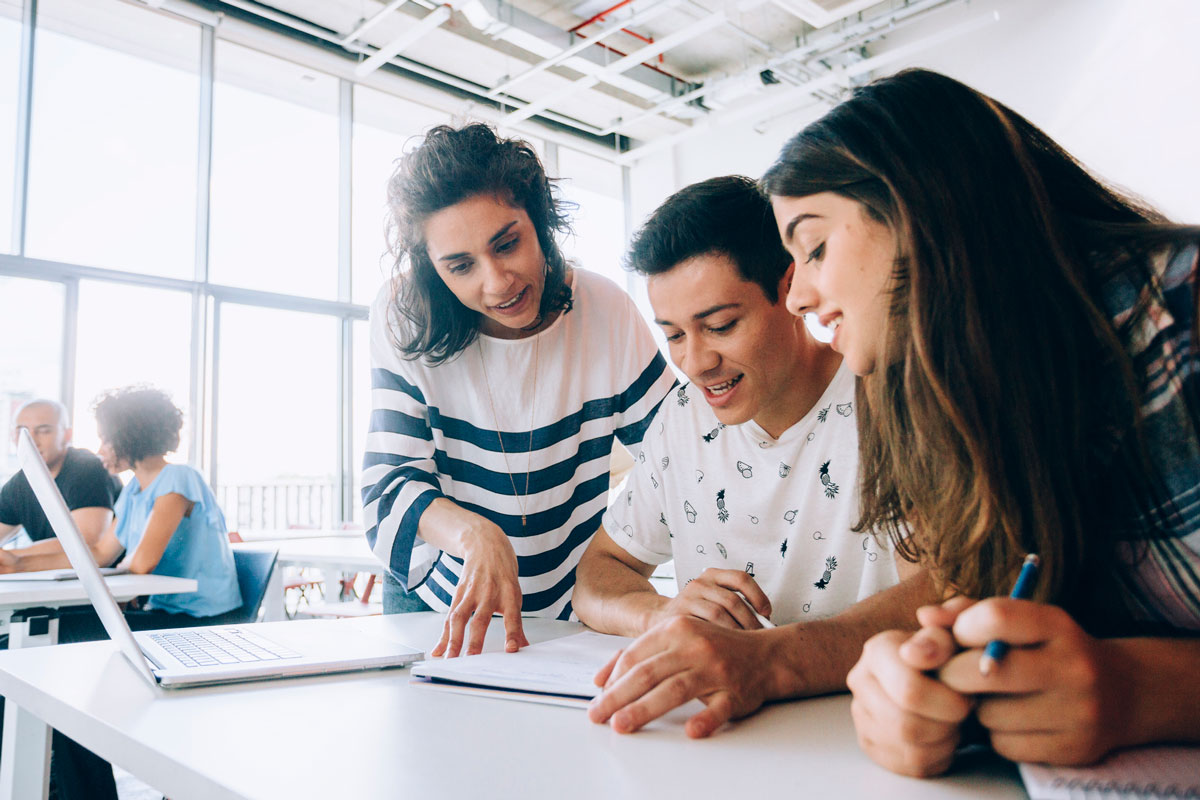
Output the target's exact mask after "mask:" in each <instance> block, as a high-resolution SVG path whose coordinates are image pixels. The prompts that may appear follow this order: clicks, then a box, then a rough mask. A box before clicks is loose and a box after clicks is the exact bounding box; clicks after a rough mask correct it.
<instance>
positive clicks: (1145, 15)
mask: <svg viewBox="0 0 1200 800" xmlns="http://www.w3.org/2000/svg"><path fill="white" fill-rule="evenodd" d="M993 11H997V12H999V15H1000V19H999V21H997V22H994V23H991V24H988V25H986V26H984V27H982V28H980V29H976V30H974V31H971V32H969V33H966V34H963V35H962V36H960V37H957V38H955V39H953V40H951V41H949V42H946V43H943V44H942V45H940V46H938V47H935V48H931V49H929V50H925V51H922V52H920V53H919V54H918V55H917V56H915V57H913V58H912V59H911V60H908V61H906V62H904V63H900V64H895V65H889V71H895V70H899V69H902V68H904V67H908V66H921V67H927V68H929V69H935V70H938V71H940V72H944V73H946V74H948V75H951V76H953V77H955V78H958V79H959V80H962V81H964V82H965V83H968V84H970V85H971V86H974V87H975V88H977V89H979V90H980V91H982V92H985V93H987V94H990V95H992V96H993V97H995V98H997V99H998V100H1000V101H1001V102H1003V103H1006V104H1007V105H1010V106H1012V107H1013V108H1014V109H1016V110H1017V111H1019V112H1020V113H1022V114H1024V115H1025V116H1027V117H1028V118H1029V119H1031V120H1032V121H1033V122H1034V123H1035V124H1037V125H1039V126H1040V127H1042V128H1043V129H1044V130H1046V131H1047V132H1048V133H1049V134H1050V135H1051V136H1053V137H1054V138H1055V139H1057V140H1058V141H1059V143H1060V144H1062V145H1063V146H1064V147H1066V148H1067V150H1069V151H1070V152H1072V153H1073V154H1074V155H1075V156H1076V157H1078V158H1079V159H1080V160H1082V161H1083V162H1084V163H1085V164H1087V165H1088V166H1089V167H1090V168H1091V169H1092V170H1093V171H1095V172H1096V173H1098V174H1099V175H1101V176H1102V177H1104V178H1106V179H1108V180H1109V181H1112V182H1114V183H1117V184H1119V185H1121V186H1123V187H1125V188H1127V189H1129V190H1131V191H1133V192H1136V193H1137V194H1140V195H1141V196H1143V197H1145V198H1146V199H1147V200H1149V201H1150V202H1152V203H1154V204H1155V205H1157V206H1158V207H1159V208H1160V209H1162V210H1163V211H1165V212H1166V213H1167V214H1168V215H1169V216H1171V217H1173V218H1174V219H1176V220H1180V221H1186V222H1200V191H1197V190H1196V186H1197V184H1198V179H1200V102H1197V100H1198V99H1200V48H1198V47H1197V32H1200V2H1197V1H1196V0H975V2H971V3H966V4H962V5H960V6H956V7H954V8H952V9H949V10H947V11H945V12H943V13H941V14H939V15H935V16H937V17H940V19H931V20H930V21H929V22H927V23H925V24H923V25H922V26H921V28H917V27H916V26H914V29H913V30H911V31H910V30H903V31H901V32H899V33H898V34H896V35H894V36H893V37H892V38H891V39H890V40H889V41H888V42H887V43H886V44H885V46H884V47H880V48H876V49H874V50H873V52H881V51H882V50H883V49H886V48H889V47H895V46H899V45H901V44H905V43H907V42H910V41H913V40H914V39H915V38H917V37H918V36H919V35H920V34H921V33H924V32H929V31H931V30H936V29H937V28H940V27H944V26H948V25H955V24H958V23H959V22H961V21H965V20H971V19H976V18H980V17H985V16H988V15H990V14H991V12H993ZM824 110H825V107H823V106H819V105H818V106H812V107H810V108H807V109H799V110H793V111H790V112H789V111H788V110H786V109H781V110H780V114H781V116H777V117H776V118H775V119H771V120H762V119H751V120H748V121H746V122H743V123H740V124H734V125H731V126H729V127H727V128H717V129H716V130H714V131H710V132H707V133H705V134H701V135H699V136H697V137H696V138H694V139H690V140H685V141H683V142H681V143H679V144H678V145H676V146H675V152H674V155H673V158H671V159H668V158H665V155H666V154H665V153H658V154H655V156H653V157H651V158H649V159H646V161H644V162H639V163H638V164H636V165H635V166H634V167H633V170H632V171H633V202H634V220H635V225H636V224H638V223H640V221H641V220H642V219H643V218H644V216H645V214H647V213H649V211H651V210H653V208H654V207H655V206H656V205H657V204H658V203H659V202H660V201H661V200H662V199H663V198H665V197H666V196H667V195H668V194H670V193H671V192H672V191H674V190H675V189H678V188H680V187H682V186H686V185H687V184H689V183H693V182H695V181H698V180H703V179H704V178H708V177H712V176H714V175H724V174H729V173H734V172H740V173H743V174H746V175H750V176H753V177H758V176H759V175H761V174H762V172H763V171H764V170H765V169H766V168H767V167H768V166H769V165H770V164H771V162H772V160H773V159H774V158H775V155H776V154H777V153H778V151H779V149H780V146H781V145H782V144H783V142H784V141H786V140H787V138H788V137H789V136H791V135H792V134H793V133H795V132H796V131H797V130H799V129H800V128H801V127H803V125H804V124H806V123H807V122H808V121H810V120H812V119H815V118H816V117H818V116H819V115H820V114H821V113H823V111H824ZM664 162H666V163H667V164H670V165H671V166H672V169H671V170H670V173H672V174H670V176H669V178H670V179H673V180H669V179H668V175H667V174H666V171H665V170H664ZM643 173H645V174H643Z"/></svg>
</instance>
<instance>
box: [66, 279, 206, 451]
mask: <svg viewBox="0 0 1200 800" xmlns="http://www.w3.org/2000/svg"><path fill="white" fill-rule="evenodd" d="M191 307H192V298H191V295H189V294H187V293H185V292H174V291H164V290H162V289H150V288H146V287H141V286H126V285H123V284H117V283H102V282H99V281H81V282H80V284H79V331H80V332H81V335H80V336H79V337H78V344H77V345H76V357H75V410H74V417H75V443H76V444H77V445H79V446H80V447H86V448H88V449H89V450H92V451H95V450H96V448H98V447H99V446H100V438H99V436H98V435H97V434H96V418H95V416H94V415H93V414H92V404H93V403H94V402H95V400H96V398H97V397H99V396H100V395H101V394H102V393H103V392H106V391H108V390H110V389H116V388H119V387H122V386H129V385H132V384H144V385H148V386H153V387H154V388H156V389H162V390H163V391H165V392H166V393H167V394H169V395H170V396H171V399H172V400H174V401H175V405H177V406H178V407H179V408H180V409H182V410H183V411H184V429H183V431H182V433H181V434H180V441H179V450H177V451H176V457H177V458H178V459H179V460H180V461H187V460H188V459H189V457H190V455H191V453H190V452H189V448H188V443H189V441H190V436H189V432H190V430H191V425H192V420H191V419H190V417H189V415H188V414H187V411H188V396H189V386H190V383H189V376H190V375H191V344H190V342H191V323H190V318H191Z"/></svg>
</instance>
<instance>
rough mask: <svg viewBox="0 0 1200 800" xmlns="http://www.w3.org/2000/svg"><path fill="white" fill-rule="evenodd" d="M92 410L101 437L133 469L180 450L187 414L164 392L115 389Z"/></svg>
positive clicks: (140, 387)
mask: <svg viewBox="0 0 1200 800" xmlns="http://www.w3.org/2000/svg"><path fill="white" fill-rule="evenodd" d="M92 410H93V411H94V412H95V414H96V427H97V429H98V430H99V432H100V438H101V439H103V440H104V441H106V442H108V444H109V446H110V447H112V451H113V455H114V456H116V457H117V459H118V460H120V461H125V462H127V463H128V464H129V465H130V466H133V465H136V464H137V463H138V462H139V461H142V460H143V459H146V458H149V457H151V456H161V455H164V454H165V453H169V452H171V451H172V450H174V449H176V448H177V447H179V430H180V428H182V427H183V412H182V411H180V410H179V409H178V408H176V407H175V404H174V403H173V402H171V398H170V397H169V396H168V395H167V393H166V392H164V391H161V390H159V389H151V388H150V387H147V386H125V387H123V388H120V389H112V390H110V391H107V392H105V393H104V394H102V395H100V397H98V398H97V399H96V402H95V403H93V404H92Z"/></svg>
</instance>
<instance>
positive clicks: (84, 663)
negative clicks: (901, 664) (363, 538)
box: [0, 614, 1025, 800]
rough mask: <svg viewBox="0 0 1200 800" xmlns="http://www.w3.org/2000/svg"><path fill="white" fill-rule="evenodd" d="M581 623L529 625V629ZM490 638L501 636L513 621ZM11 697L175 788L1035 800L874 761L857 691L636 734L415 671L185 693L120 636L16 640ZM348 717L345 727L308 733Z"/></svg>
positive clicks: (405, 624)
mask: <svg viewBox="0 0 1200 800" xmlns="http://www.w3.org/2000/svg"><path fill="white" fill-rule="evenodd" d="M275 624H281V625H354V626H358V627H360V628H361V629H363V630H368V631H374V632H378V633H379V634H380V635H387V636H390V637H392V638H395V639H397V640H399V641H402V642H405V643H409V644H412V645H414V646H423V647H425V648H426V649H428V648H429V647H430V646H431V645H432V643H433V642H434V641H435V640H436V638H437V635H438V633H439V632H440V630H441V616H440V615H437V614H406V615H396V616H387V617H371V618H365V619H356V620H329V621H317V622H303V623H301V622H287V623H275ZM579 627H580V626H578V625H577V624H574V623H566V622H555V621H553V620H536V619H529V620H526V622H525V630H526V633H527V635H528V636H529V638H530V640H531V641H540V640H545V639H548V638H552V637H554V636H556V635H562V634H565V633H570V632H573V631H576V630H578V629H579ZM264 632H265V633H267V634H268V635H269V628H264ZM487 644H488V649H496V648H499V647H501V646H502V644H503V631H502V629H501V626H500V625H498V624H494V625H492V626H491V629H490V630H489V633H488V639H487ZM0 692H3V693H4V694H5V695H7V696H8V697H9V700H10V702H15V703H20V704H22V705H24V706H26V707H27V708H29V709H30V710H31V711H32V712H33V713H36V714H38V715H39V716H41V717H43V718H44V719H45V720H47V721H48V722H49V723H50V724H51V725H53V726H54V727H55V728H57V729H59V730H61V731H62V732H63V733H65V734H66V735H68V736H70V737H72V738H74V739H76V740H78V741H80V742H82V743H83V744H84V745H85V746H87V747H90V748H92V749H93V750H95V751H96V752H97V753H98V754H99V755H100V756H102V757H104V758H106V759H108V760H110V761H112V762H113V763H115V764H118V765H120V766H121V767H122V768H124V769H126V770H128V771H130V772H132V773H133V774H134V775H137V776H139V777H140V778H141V779H142V780H144V781H146V782H147V783H149V784H150V785H151V786H153V787H155V788H156V789H158V790H160V791H162V792H165V793H166V795H167V796H168V797H170V798H172V800H188V799H189V798H196V799H198V800H201V799H202V800H226V799H229V798H255V799H258V798H263V799H264V800H265V799H266V798H272V799H274V798H333V797H356V798H357V797H437V798H439V800H443V799H444V800H456V798H475V799H477V798H484V797H486V798H495V797H533V798H543V797H544V798H554V800H559V798H571V800H577V799H578V800H589V799H590V798H596V799H597V800H600V799H603V800H613V798H669V799H673V798H680V797H690V798H712V797H724V798H735V797H736V798H747V800H759V798H762V800H773V799H774V798H788V800H794V798H798V797H811V798H837V800H842V799H843V798H879V800H940V799H941V798H959V797H972V798H983V799H985V800H990V799H993V798H994V799H995V800H1001V799H1003V800H1015V799H1016V798H1024V797H1025V794H1024V791H1023V790H1022V788H1021V784H1020V782H1019V780H1018V779H1017V777H1016V771H1015V769H1014V768H1013V767H1012V766H1011V765H1007V764H1004V763H1002V762H1000V761H999V760H997V759H995V758H994V757H988V758H985V759H982V760H976V761H975V762H974V763H973V765H972V766H971V767H970V768H969V769H966V770H963V771H959V772H958V773H956V774H955V775H952V776H950V777H946V778H940V779H936V780H931V781H917V780H913V779H910V778H902V777H899V776H897V775H893V774H891V773H889V772H887V771H885V770H883V769H882V768H880V767H877V766H875V765H874V764H873V763H871V762H870V761H869V760H868V759H867V757H866V756H865V755H863V753H862V752H861V751H860V750H859V749H858V746H857V744H856V742H855V738H854V731H853V727H852V725H851V722H850V717H849V698H848V697H847V696H845V695H840V696H833V697H826V698H819V699H814V700H807V701H801V702H794V703H780V704H776V705H772V706H770V707H768V708H766V709H764V710H762V711H761V712H760V713H758V714H756V715H755V716H753V717H750V718H749V719H746V720H743V721H741V722H738V723H736V724H734V725H732V726H728V727H727V728H725V729H723V730H721V731H719V732H718V733H717V734H716V735H714V736H713V737H712V738H710V739H705V740H700V741H692V740H689V739H687V737H686V736H684V733H683V721H684V720H685V719H686V717H687V716H688V713H689V712H690V711H692V710H694V708H685V709H679V710H676V711H675V712H674V713H672V714H671V715H668V716H667V717H666V718H664V719H662V720H659V721H657V722H655V723H653V724H652V725H650V726H649V727H648V728H647V729H646V730H644V731H643V732H640V733H637V734H634V735H630V736H623V735H620V734H616V733H613V732H612V730H611V729H610V728H609V727H607V726H601V725H593V724H592V723H590V722H588V721H587V718H586V717H585V716H584V713H583V712H582V711H581V710H579V709H572V708H562V707H557V706H544V705H537V704H532V703H520V702H513V701H508V700H497V699H491V698H485V697H470V696H464V695H457V694H450V693H446V692H441V691H438V690H435V689H429V688H427V687H422V686H416V685H411V684H409V676H408V670H390V671H384V672H372V673H359V674H354V675H342V676H337V675H331V676H325V677H320V678H302V679H293V680H288V681H274V682H263V683H255V684H242V685H239V686H231V687H221V688H206V689H190V690H176V691H174V692H170V693H169V692H167V691H165V690H158V689H155V688H153V687H151V686H150V685H148V684H147V683H146V682H145V680H144V679H143V678H141V677H140V676H138V675H137V674H136V673H134V671H133V669H132V668H131V667H130V666H129V664H128V663H127V662H126V661H125V660H124V658H123V657H122V656H121V655H120V654H119V653H117V651H116V648H115V647H114V646H113V645H112V644H111V643H109V642H91V643H87V644H75V645H64V646H62V647H60V648H56V649H54V650H46V649H40V650H26V651H16V652H9V653H0ZM335 719H336V720H340V721H342V722H343V723H344V730H345V735H343V736H338V737H320V741H319V742H316V743H313V742H310V741H305V740H304V739H302V738H300V737H298V736H297V731H302V730H308V729H311V725H312V721H313V720H335ZM19 766H20V767H21V768H23V766H24V765H19Z"/></svg>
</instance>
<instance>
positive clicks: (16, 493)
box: [0, 447, 121, 542]
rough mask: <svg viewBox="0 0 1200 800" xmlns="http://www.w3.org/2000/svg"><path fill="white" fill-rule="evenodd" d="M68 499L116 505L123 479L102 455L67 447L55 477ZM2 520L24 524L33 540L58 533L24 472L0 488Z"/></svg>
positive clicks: (71, 504) (70, 503)
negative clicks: (103, 462)
mask: <svg viewBox="0 0 1200 800" xmlns="http://www.w3.org/2000/svg"><path fill="white" fill-rule="evenodd" d="M54 482H55V483H57V484H58V489H59V491H61V492H62V495H63V499H64V500H66V501H67V508H69V509H71V510H72V511H74V510H75V509H77V508H112V507H113V503H114V502H115V501H116V499H117V495H119V494H120V493H121V481H120V479H119V478H117V477H116V476H115V475H110V474H108V470H106V469H105V468H104V465H103V464H101V463H100V459H99V458H97V457H96V456H94V455H92V454H91V453H90V452H88V451H87V450H79V449H77V448H74V447H70V448H67V454H66V456H65V457H64V458H63V464H62V468H61V469H60V470H59V471H58V477H56V478H55V479H54ZM0 522H2V523H4V524H5V525H23V526H24V527H25V532H26V533H27V534H29V538H30V539H32V540H33V541H35V542H36V541H39V540H41V539H49V538H50V537H52V536H53V535H54V530H53V529H52V528H51V527H50V520H48V519H46V514H45V512H43V511H42V507H41V506H40V505H38V501H37V497H36V496H34V494H33V489H31V488H30V486H29V480H28V479H26V477H25V473H24V472H18V473H17V474H16V475H13V476H12V477H11V478H9V480H8V483H6V484H4V488H2V489H0Z"/></svg>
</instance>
